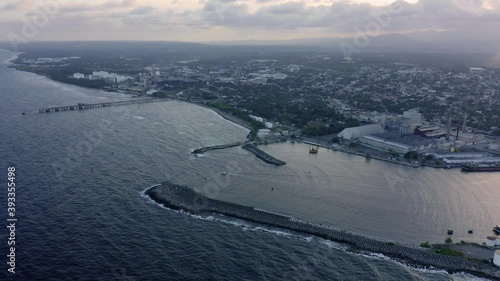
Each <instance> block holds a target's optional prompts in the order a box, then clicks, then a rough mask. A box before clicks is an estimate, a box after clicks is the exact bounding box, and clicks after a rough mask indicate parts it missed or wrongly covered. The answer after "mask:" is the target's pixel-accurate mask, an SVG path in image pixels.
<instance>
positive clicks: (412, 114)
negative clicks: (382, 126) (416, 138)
mask: <svg viewBox="0 0 500 281" xmlns="http://www.w3.org/2000/svg"><path fill="white" fill-rule="evenodd" d="M421 123H422V114H420V113H419V112H418V111H416V110H415V109H412V110H408V111H405V112H403V124H401V127H400V132H401V133H403V134H413V132H414V131H415V128H416V127H417V126H416V125H418V124H421Z"/></svg>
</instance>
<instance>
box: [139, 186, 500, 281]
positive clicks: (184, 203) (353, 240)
mask: <svg viewBox="0 0 500 281" xmlns="http://www.w3.org/2000/svg"><path fill="white" fill-rule="evenodd" d="M146 194H147V195H148V196H149V197H150V198H151V199H152V200H154V201H156V202H157V203H159V204H162V205H164V206H166V207H168V208H171V209H176V210H184V211H187V212H190V213H193V214H201V215H204V214H206V215H209V214H211V213H218V214H222V215H225V216H230V217H234V218H239V219H244V220H247V221H251V222H255V223H259V224H264V225H269V226H272V227H278V228H283V229H287V230H291V231H295V232H299V233H304V234H310V235H314V236H317V237H320V238H323V239H328V240H331V241H335V242H339V243H344V244H347V245H349V246H350V248H349V249H350V251H352V252H369V253H380V254H383V255H385V256H388V257H390V258H393V259H395V260H399V261H402V262H404V263H407V264H411V265H415V266H423V267H435V268H439V269H444V270H447V271H448V272H450V273H453V272H466V273H470V274H473V275H475V276H479V277H485V278H489V279H493V280H500V271H499V270H498V269H497V268H495V267H494V266H493V265H490V264H486V263H481V262H475V261H470V260H467V259H464V258H460V257H454V256H446V255H441V254H437V253H434V252H432V251H431V250H429V249H423V248H417V247H411V246H405V245H399V244H397V243H388V242H386V241H380V240H376V239H373V238H368V237H365V236H362V235H360V234H355V233H351V232H347V231H342V230H336V229H333V228H328V227H325V226H321V225H316V224H312V223H308V222H304V221H299V220H296V219H293V218H290V217H287V216H283V215H279V214H275V213H270V212H266V211H262V210H257V209H254V208H252V207H247V206H242V205H239V204H235V203H230V202H224V201H220V200H216V199H211V198H208V197H206V196H204V195H202V194H200V193H198V192H196V191H194V190H193V189H191V188H189V187H186V186H181V185H177V184H173V183H170V182H164V183H162V184H161V185H158V186H155V187H152V188H151V189H149V190H147V191H146Z"/></svg>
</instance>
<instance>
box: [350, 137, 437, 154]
mask: <svg viewBox="0 0 500 281" xmlns="http://www.w3.org/2000/svg"><path fill="white" fill-rule="evenodd" d="M359 143H360V144H363V145H366V146H369V147H372V148H376V149H380V150H386V151H393V152H397V153H399V154H402V155H403V154H405V153H407V152H410V151H417V152H422V151H426V150H429V149H432V148H434V147H435V146H436V143H435V141H434V140H432V139H427V138H424V137H420V136H415V135H402V134H400V133H394V132H385V133H380V134H374V135H371V136H364V137H362V138H360V139H359Z"/></svg>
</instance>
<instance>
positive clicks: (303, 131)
mask: <svg viewBox="0 0 500 281" xmlns="http://www.w3.org/2000/svg"><path fill="white" fill-rule="evenodd" d="M275 56H277V55H275ZM269 57H270V58H266V59H253V58H247V57H244V56H243V57H241V56H236V57H234V58H230V59H221V58H219V59H212V60H208V59H203V58H196V59H185V60H179V59H178V58H177V60H176V59H175V58H172V59H170V60H169V61H163V62H157V63H154V64H147V60H145V59H141V58H139V57H124V56H119V57H104V58H101V59H100V60H97V59H88V58H87V59H85V58H82V57H80V56H76V55H75V56H68V57H54V58H48V57H34V56H33V55H21V56H20V57H19V58H18V59H17V60H16V61H15V64H14V67H16V68H18V69H21V70H27V71H32V72H35V73H39V74H43V75H46V76H48V77H51V78H52V79H54V80H57V81H61V82H65V83H70V84H75V85H79V86H85V87H95V88H101V89H104V90H107V91H116V92H121V93H128V94H131V95H133V96H136V97H141V98H171V99H178V100H184V101H188V102H194V103H197V104H200V105H204V106H208V107H210V108H213V109H214V110H217V111H218V112H219V113H221V114H224V115H226V117H228V118H230V119H234V120H233V121H235V120H236V121H239V122H240V123H244V124H245V126H246V127H248V128H250V129H251V130H252V132H251V134H250V135H249V140H251V141H256V142H258V143H260V144H267V143H273V142H282V141H304V142H307V143H310V144H311V145H315V146H321V147H326V148H329V149H334V150H341V151H344V152H348V153H353V154H358V155H361V156H364V157H367V158H377V159H381V160H384V161H390V162H395V163H399V164H404V165H410V166H414V167H418V166H421V165H425V166H431V167H438V168H454V167H461V168H462V167H464V165H469V166H473V167H469V168H466V169H471V170H473V169H482V168H483V167H484V169H486V170H488V169H492V170H496V169H498V165H500V138H499V137H500V128H499V125H500V111H499V110H500V72H499V71H498V69H488V68H484V67H472V66H469V67H467V66H465V65H451V66H429V65H430V63H423V64H422V65H418V64H409V63H394V62H392V63H389V62H385V61H382V62H380V61H378V62H373V61H368V62H365V61H362V60H352V59H346V58H340V57H334V56H327V55H321V54H317V55H315V56H308V57H305V58H304V57H301V58H297V57H295V56H286V55H282V56H277V58H272V56H269ZM111 61H112V62H113V64H111ZM132 66H133V67H132Z"/></svg>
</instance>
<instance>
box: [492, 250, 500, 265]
mask: <svg viewBox="0 0 500 281" xmlns="http://www.w3.org/2000/svg"><path fill="white" fill-rule="evenodd" d="M493 263H494V264H495V265H496V266H498V267H500V250H496V251H495V256H494V257H493Z"/></svg>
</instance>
